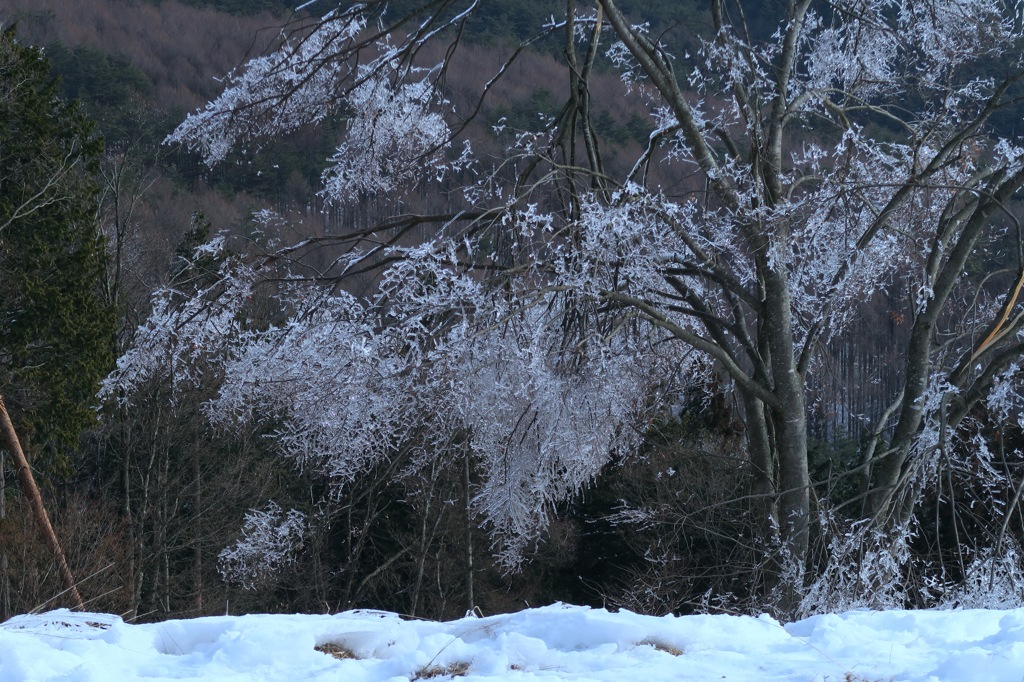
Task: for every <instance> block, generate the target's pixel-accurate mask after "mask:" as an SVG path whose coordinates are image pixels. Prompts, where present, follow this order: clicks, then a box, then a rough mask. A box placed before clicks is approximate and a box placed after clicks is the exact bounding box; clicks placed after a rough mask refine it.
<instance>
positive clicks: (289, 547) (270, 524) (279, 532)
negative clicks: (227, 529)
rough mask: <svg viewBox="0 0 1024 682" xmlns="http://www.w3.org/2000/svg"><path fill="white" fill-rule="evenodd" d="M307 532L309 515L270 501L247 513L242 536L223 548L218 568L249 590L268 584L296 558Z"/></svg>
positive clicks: (228, 578) (224, 574)
mask: <svg viewBox="0 0 1024 682" xmlns="http://www.w3.org/2000/svg"><path fill="white" fill-rule="evenodd" d="M305 534H306V515H305V514H303V513H302V512H299V511H296V510H294V509H290V510H288V511H287V512H286V511H284V510H283V509H281V507H280V506H278V505H277V504H276V503H274V502H269V503H267V505H266V507H264V508H263V509H262V510H259V509H253V510H251V511H249V512H248V513H247V514H246V515H245V522H244V523H243V524H242V533H241V538H239V539H238V541H237V542H235V544H233V545H232V546H230V547H227V548H226V549H224V550H222V551H221V553H220V554H219V555H218V564H217V570H218V571H219V572H220V574H221V576H223V578H224V579H225V580H226V581H228V582H229V583H234V584H236V585H241V586H242V587H244V588H245V589H247V590H252V589H256V588H257V587H261V586H264V585H267V584H269V583H271V582H273V581H274V580H276V579H277V578H279V577H280V575H281V572H282V571H284V570H285V569H287V568H288V567H289V566H290V565H291V564H292V563H293V562H294V561H295V560H296V558H297V553H298V551H299V550H300V549H301V548H302V540H303V538H304V537H305Z"/></svg>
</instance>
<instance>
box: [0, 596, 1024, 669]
mask: <svg viewBox="0 0 1024 682" xmlns="http://www.w3.org/2000/svg"><path fill="white" fill-rule="evenodd" d="M135 679H145V680H172V679H173V680H217V681H219V682H223V681H228V680H288V681H289V682H291V681H294V682H298V681H304V680H331V682H338V681H344V682H378V681H383V680H392V681H394V682H398V681H402V680H421V679H435V680H448V679H456V680H460V679H461V680H466V681H467V682H469V681H470V680H502V681H504V680H514V681H517V682H519V681H523V682H525V681H527V680H609V681H614V682H622V681H631V680H638V681H640V682H655V681H657V680H673V681H675V680H757V681H758V682H762V681H767V680H817V681H821V682H825V681H827V680H830V681H839V682H854V681H855V682H875V681H888V680H948V681H951V682H952V681H959V680H964V681H970V682H978V681H980V680H1006V681H1008V682H1009V681H1011V680H1012V681H1013V682H1020V681H1021V680H1022V679H1024V609H1021V610H1011V611H981V610H977V611H914V612H912V611H889V612H872V611H855V612H850V613H845V614H840V615H826V616H815V617H813V618H808V619H806V620H802V621H798V622H795V623H790V624H780V623H778V622H777V621H775V620H773V619H771V618H769V617H767V616H762V617H759V618H750V617H743V616H727V615H715V616H685V617H671V616H669V617H664V618H655V617H651V616H638V615H635V614H632V613H628V612H620V613H609V612H607V611H604V610H593V609H587V608H581V607H574V606H562V605H556V606H549V607H546V608H539V609H531V610H528V611H522V612H520V613H515V614H509V615H500V616H492V617H488V618H466V619H463V620H458V621H453V622H450V623H435V622H429V621H410V620H403V619H401V618H399V617H398V616H396V615H393V614H390V613H381V612H376V611H352V612H348V613H342V614H338V615H335V616H272V615H252V616H238V617H235V616H224V617H214V618H197V619H195V620H172V621H167V622H164V623H154V624H148V625H130V624H127V623H124V622H122V621H121V620H120V619H119V618H117V617H115V616H109V615H105V614H81V613H71V612H69V611H53V612H50V613H45V614H41V615H31V616H18V617H16V618H13V619H11V620H9V621H7V622H6V623H3V624H2V625H0V682H7V681H8V680H19V681H20V680H97V681H103V682H108V681H111V680H114V681H122V680H135Z"/></svg>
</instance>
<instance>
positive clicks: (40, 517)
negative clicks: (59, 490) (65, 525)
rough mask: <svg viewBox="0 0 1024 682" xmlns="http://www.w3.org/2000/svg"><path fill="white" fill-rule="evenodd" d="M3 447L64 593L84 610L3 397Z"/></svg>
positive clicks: (0, 421) (0, 414)
mask: <svg viewBox="0 0 1024 682" xmlns="http://www.w3.org/2000/svg"><path fill="white" fill-rule="evenodd" d="M0 446H2V447H3V448H4V449H5V450H7V451H8V452H10V453H11V457H12V458H13V459H14V469H15V472H16V473H17V475H18V483H19V484H20V485H21V491H22V492H23V493H24V494H25V497H26V498H28V501H29V505H30V506H31V507H32V514H33V516H35V518H36V522H37V523H38V524H39V527H40V529H41V530H42V531H43V535H44V536H45V538H46V544H48V545H49V546H50V550H51V551H52V552H53V558H54V560H55V561H56V562H57V568H58V569H59V570H60V574H61V577H62V578H63V579H64V589H65V591H66V592H67V593H68V594H70V595H71V600H72V601H73V602H74V605H75V608H77V609H78V610H80V611H84V610H85V604H84V603H83V602H82V595H81V594H79V592H78V587H77V586H76V584H75V578H74V576H73V575H71V568H70V567H69V566H68V561H67V558H65V556H64V550H63V549H61V546H60V542H59V541H58V540H57V534H56V533H55V532H54V531H53V526H52V525H51V524H50V517H49V515H47V513H46V507H44V506H43V496H42V495H41V494H40V492H39V486H37V485H36V479H35V477H34V476H33V475H32V468H31V467H30V466H29V463H28V459H27V458H26V457H25V452H24V450H22V449H21V441H19V440H18V432H17V431H15V430H14V424H13V423H12V422H11V415H10V414H9V413H8V412H7V405H5V404H4V397H3V396H2V395H0Z"/></svg>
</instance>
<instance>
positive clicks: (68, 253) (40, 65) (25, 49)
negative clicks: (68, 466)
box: [0, 28, 114, 461]
mask: <svg viewBox="0 0 1024 682" xmlns="http://www.w3.org/2000/svg"><path fill="white" fill-rule="evenodd" d="M101 155H102V141H101V140H100V139H98V138H97V137H96V136H95V135H94V134H93V131H92V125H91V123H90V122H89V121H88V120H86V118H85V116H84V115H83V114H82V112H81V110H80V108H79V106H78V104H77V102H70V103H69V102H65V101H63V100H62V99H60V97H59V96H58V94H57V83H56V82H55V81H54V79H53V78H52V77H51V75H50V64H49V61H48V60H47V59H46V58H45V57H44V55H43V53H42V51H41V50H39V49H37V48H33V47H29V46H26V45H22V44H20V43H19V42H18V41H17V39H16V37H15V33H14V29H13V28H7V29H6V30H4V31H3V32H2V35H0V395H4V396H5V397H6V398H7V402H8V405H9V406H10V407H11V409H12V412H14V413H16V415H18V414H20V415H21V419H20V420H19V422H20V423H19V430H20V431H21V433H22V438H23V440H25V441H26V444H27V445H29V446H30V448H31V449H32V450H35V451H37V452H40V451H45V452H47V453H48V454H49V455H51V456H54V455H59V453H61V452H62V451H63V450H64V449H65V448H66V447H68V446H69V445H73V444H74V443H75V441H76V440H77V437H78V434H79V433H80V432H81V430H82V429H83V428H84V427H85V426H87V425H88V423H89V422H90V421H91V420H92V419H93V413H92V410H91V404H90V403H91V399H92V396H93V395H94V393H95V390H96V385H97V381H98V379H99V377H101V376H102V375H103V373H104V372H105V371H107V370H109V368H110V364H111V356H112V342H113V329H114V327H113V315H112V312H111V310H110V309H109V308H108V307H107V306H106V305H105V304H104V303H103V298H102V295H101V289H100V283H101V282H102V280H103V274H104V264H105V256H104V248H103V241H102V238H101V237H100V232H99V228H98V222H97V213H96V196H97V192H98V185H97V183H96V180H95V172H96V171H97V169H98V164H99V160H100V158H101ZM16 418H17V416H16ZM48 459H49V458H48ZM60 459H61V458H57V459H55V460H52V461H60Z"/></svg>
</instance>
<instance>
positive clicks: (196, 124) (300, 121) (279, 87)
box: [166, 12, 366, 166]
mask: <svg viewBox="0 0 1024 682" xmlns="http://www.w3.org/2000/svg"><path fill="white" fill-rule="evenodd" d="M365 26H366V20H365V18H364V17H363V16H362V15H360V14H359V13H353V12H345V13H332V14H330V15H328V16H327V17H325V19H324V21H322V22H320V23H319V24H318V25H317V26H316V28H315V29H314V30H313V31H312V32H311V33H310V34H309V35H307V36H302V37H299V38H296V39H290V38H285V39H284V41H283V44H282V46H281V48H280V49H279V50H277V51H275V52H272V53H270V54H268V55H265V56H261V57H256V58H255V59H251V60H249V61H248V62H247V63H246V64H245V66H244V67H242V68H241V69H239V70H236V71H233V72H231V73H230V74H228V76H227V82H226V86H225V88H224V91H223V92H222V93H221V94H220V96H219V97H218V98H217V99H215V100H213V101H212V102H210V103H209V104H207V105H206V108H205V109H203V110H202V111H198V112H196V113H194V114H190V115H189V116H188V118H186V119H185V121H184V122H183V123H182V124H181V125H179V126H178V128H177V129H176V130H175V131H174V132H173V133H171V135H170V136H168V138H167V140H166V141H167V142H168V143H171V142H177V143H181V144H183V145H185V146H186V147H188V148H189V149H191V150H193V151H196V152H198V153H199V154H201V155H202V157H203V159H204V160H205V161H206V163H208V164H209V165H211V166H212V165H214V164H216V163H218V162H220V161H223V160H224V159H225V158H226V157H227V155H228V153H229V152H230V151H231V150H232V149H233V148H234V147H235V146H237V145H238V143H239V142H242V141H245V140H251V139H254V138H258V137H266V136H272V135H280V134H282V133H286V132H289V131H292V130H295V129H296V128H299V127H301V126H304V125H309V124H315V123H319V122H321V121H323V120H325V119H326V118H327V117H328V116H329V115H331V114H332V113H334V112H335V111H337V109H338V108H339V107H340V106H341V105H342V104H343V100H342V95H343V91H344V87H345V81H346V80H347V79H348V78H349V76H350V74H349V69H348V67H347V65H346V64H345V62H344V61H336V60H335V58H336V57H337V55H338V54H339V53H341V52H343V51H344V50H345V49H346V48H347V47H348V46H349V44H350V43H351V41H352V40H353V39H354V38H355V37H356V36H357V35H358V34H359V32H360V31H362V30H363V28H365Z"/></svg>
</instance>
